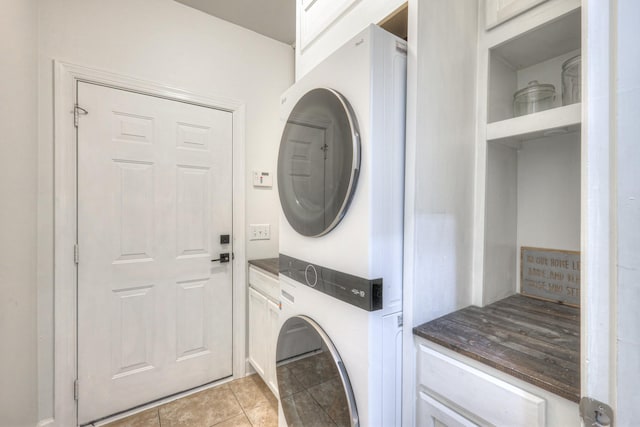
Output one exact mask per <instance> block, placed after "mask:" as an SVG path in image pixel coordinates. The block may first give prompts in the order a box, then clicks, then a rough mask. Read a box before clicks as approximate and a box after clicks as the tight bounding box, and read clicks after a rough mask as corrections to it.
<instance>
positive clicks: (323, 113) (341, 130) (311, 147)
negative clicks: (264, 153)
mask: <svg viewBox="0 0 640 427" xmlns="http://www.w3.org/2000/svg"><path fill="white" fill-rule="evenodd" d="M359 169H360V134H359V131H358V124H357V121H356V118H355V115H354V113H353V110H352V109H351V106H350V105H349V103H348V101H347V100H346V99H345V98H344V97H343V96H342V95H341V94H339V93H338V92H336V91H334V90H332V89H314V90H312V91H310V92H307V93H306V94H305V95H304V96H303V97H302V98H300V100H299V101H298V103H297V104H296V105H295V107H294V108H293V111H292V112H291V114H290V115H289V118H288V119H287V124H286V125H285V128H284V132H283V133H282V140H281V141H280V152H279V155H278V190H279V194H280V203H281V205H282V210H283V211H284V214H285V216H286V218H287V221H289V224H291V226H292V227H293V228H294V229H295V230H296V231H297V232H298V233H300V234H302V235H304V236H312V237H318V236H322V235H323V234H326V233H328V232H329V231H331V230H332V229H333V228H334V227H335V226H336V225H338V223H339V222H340V220H341V219H342V217H343V216H344V214H345V213H346V211H347V209H348V207H349V203H350V202H351V198H352V197H353V193H354V190H355V187H356V182H357V179H358V172H359Z"/></svg>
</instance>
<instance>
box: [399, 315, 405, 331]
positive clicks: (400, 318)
mask: <svg viewBox="0 0 640 427" xmlns="http://www.w3.org/2000/svg"><path fill="white" fill-rule="evenodd" d="M403 324H404V319H403V318H402V314H400V315H398V328H400V327H402V325H403Z"/></svg>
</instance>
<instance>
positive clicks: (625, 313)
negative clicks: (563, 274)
mask: <svg viewBox="0 0 640 427" xmlns="http://www.w3.org/2000/svg"><path fill="white" fill-rule="evenodd" d="M617 6H618V16H617V19H618V28H617V30H618V34H617V38H616V41H617V52H618V58H617V67H618V73H617V74H618V76H617V77H618V81H617V84H618V87H617V92H618V93H617V112H618V125H617V129H616V131H617V136H618V141H617V147H616V148H617V159H616V161H617V176H616V180H617V189H616V190H617V197H616V198H617V210H618V214H617V227H618V230H617V231H618V233H617V234H618V236H617V238H618V239H617V240H618V241H617V254H618V265H617V277H618V288H617V294H618V307H617V308H618V310H617V322H618V340H617V345H618V360H617V361H616V362H617V371H618V372H617V381H618V393H617V405H616V406H617V410H618V413H617V417H618V419H617V421H616V423H617V425H621V426H624V425H634V424H637V422H638V417H640V387H638V381H637V380H638V378H639V377H640V351H638V349H639V348H640V311H639V310H638V303H639V302H640V225H639V222H638V219H639V218H640V171H639V169H638V165H639V164H640V144H639V143H638V138H639V136H640V121H639V120H638V118H639V117H640V46H639V45H638V39H639V38H640V30H639V29H638V22H640V2H638V1H637V0H620V1H618V3H617Z"/></svg>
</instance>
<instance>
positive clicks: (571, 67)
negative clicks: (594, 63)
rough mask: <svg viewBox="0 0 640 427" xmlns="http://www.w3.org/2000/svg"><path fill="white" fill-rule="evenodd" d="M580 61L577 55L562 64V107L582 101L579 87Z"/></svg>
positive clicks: (580, 79) (580, 77)
mask: <svg viewBox="0 0 640 427" xmlns="http://www.w3.org/2000/svg"><path fill="white" fill-rule="evenodd" d="M581 63H582V60H581V56H580V55H577V56H574V57H573V58H569V59H568V60H566V61H565V62H564V64H562V105H569V104H575V103H576V102H580V101H581V99H582V96H581V93H580V90H581V88H580V86H581V83H582V71H581V69H580V66H581Z"/></svg>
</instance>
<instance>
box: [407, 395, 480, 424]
mask: <svg viewBox="0 0 640 427" xmlns="http://www.w3.org/2000/svg"><path fill="white" fill-rule="evenodd" d="M416 425H417V426H418V427H478V425H477V424H475V423H473V422H471V421H469V420H468V419H466V418H465V417H463V416H462V415H460V414H459V413H457V412H456V411H454V410H453V409H451V408H449V407H447V406H445V405H443V404H442V403H440V402H438V401H437V400H435V399H433V398H431V397H430V396H429V395H427V394H426V393H424V392H422V391H421V392H418V418H417V420H416Z"/></svg>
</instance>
